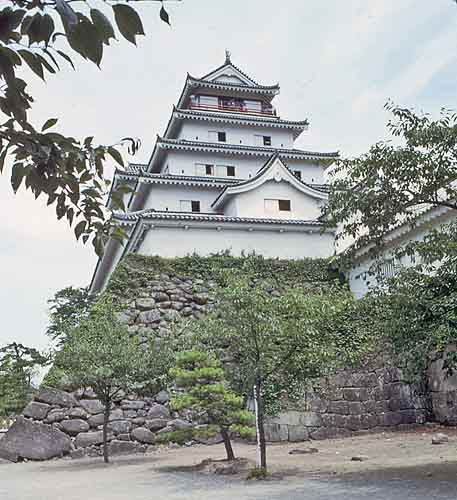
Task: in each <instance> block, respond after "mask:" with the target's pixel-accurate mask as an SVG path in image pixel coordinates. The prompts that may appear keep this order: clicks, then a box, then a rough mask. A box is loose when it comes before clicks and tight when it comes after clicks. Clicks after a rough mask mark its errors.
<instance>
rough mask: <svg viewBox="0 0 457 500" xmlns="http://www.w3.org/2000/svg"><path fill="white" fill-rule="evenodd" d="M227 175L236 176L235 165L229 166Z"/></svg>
mask: <svg viewBox="0 0 457 500" xmlns="http://www.w3.org/2000/svg"><path fill="white" fill-rule="evenodd" d="M227 176H228V177H235V167H227Z"/></svg>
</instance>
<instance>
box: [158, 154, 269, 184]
mask: <svg viewBox="0 0 457 500" xmlns="http://www.w3.org/2000/svg"><path fill="white" fill-rule="evenodd" d="M266 162H267V158H247V157H243V156H229V155H223V154H212V153H193V152H187V151H183V152H180V151H170V152H169V153H168V156H167V159H166V161H165V162H164V167H165V165H168V167H169V172H170V174H175V175H195V164H196V163H204V164H210V165H232V166H234V167H235V176H236V177H235V178H239V179H249V177H254V175H255V174H256V173H257V172H258V171H259V169H260V168H262V167H263V165H264V164H265V163H266Z"/></svg>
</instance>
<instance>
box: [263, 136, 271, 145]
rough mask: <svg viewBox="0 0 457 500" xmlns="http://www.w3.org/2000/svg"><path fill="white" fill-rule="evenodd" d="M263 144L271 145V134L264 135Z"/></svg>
mask: <svg viewBox="0 0 457 500" xmlns="http://www.w3.org/2000/svg"><path fill="white" fill-rule="evenodd" d="M263 145H264V146H271V136H269V135H264V136H263Z"/></svg>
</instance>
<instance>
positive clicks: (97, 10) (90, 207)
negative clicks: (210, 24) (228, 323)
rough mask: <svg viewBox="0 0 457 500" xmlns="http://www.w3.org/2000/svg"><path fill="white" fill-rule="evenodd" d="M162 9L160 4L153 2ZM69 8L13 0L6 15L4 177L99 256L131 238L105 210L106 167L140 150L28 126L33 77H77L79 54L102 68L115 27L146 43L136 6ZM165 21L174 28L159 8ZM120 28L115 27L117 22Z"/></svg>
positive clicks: (2, 32)
mask: <svg viewBox="0 0 457 500" xmlns="http://www.w3.org/2000/svg"><path fill="white" fill-rule="evenodd" d="M150 1H158V0H150ZM75 5H76V4H75V3H74V2H72V1H70V0H7V1H6V2H4V5H3V7H2V8H1V10H0V89H1V93H0V173H2V171H3V169H4V166H5V164H8V165H11V185H12V188H13V191H14V192H16V191H17V190H18V189H19V187H20V186H21V185H23V186H25V188H26V189H29V190H31V191H32V192H33V193H34V195H35V197H36V198H38V197H39V196H40V195H41V194H43V195H44V196H45V197H46V198H47V202H48V205H53V206H54V207H55V210H56V215H57V218H58V219H61V218H64V217H65V218H66V219H67V221H68V223H69V225H70V226H73V225H74V232H75V236H76V238H77V239H79V238H82V241H83V242H84V243H86V242H87V241H88V240H89V238H90V237H91V236H92V235H93V236H94V237H93V239H92V243H93V245H94V248H95V250H96V251H97V253H99V254H100V253H101V252H102V250H103V245H104V243H105V241H106V239H107V237H108V235H111V236H112V237H113V238H115V239H118V240H121V239H122V238H123V237H124V236H125V235H124V231H123V230H121V228H120V227H119V226H116V225H114V224H113V223H112V222H111V221H110V220H109V217H108V212H107V211H106V210H105V207H104V195H105V194H106V190H107V186H108V184H109V181H108V180H107V178H106V176H105V162H106V160H108V158H112V159H114V160H115V161H116V163H118V164H119V165H120V166H121V167H122V166H123V159H122V155H121V153H120V151H119V147H123V146H127V147H128V148H129V151H130V152H131V153H134V152H135V151H136V150H137V149H138V147H139V142H138V141H137V140H135V139H132V138H124V139H122V140H121V141H120V142H118V143H117V144H115V145H110V146H104V145H97V144H94V138H93V137H91V136H88V137H85V138H83V139H81V140H77V139H75V138H73V137H71V136H65V135H62V134H61V133H59V132H55V131H50V130H49V129H51V128H52V127H55V126H56V124H57V119H56V118H49V119H47V120H46V121H45V123H44V124H43V126H42V127H38V128H36V126H34V125H32V123H31V122H30V121H29V119H28V113H29V110H30V109H31V108H32V105H33V97H32V96H31V95H30V94H29V93H28V89H27V82H28V80H29V78H30V77H31V74H30V73H29V72H27V70H26V72H25V75H24V74H23V75H21V76H22V78H21V77H19V73H23V70H24V69H25V68H26V69H28V70H30V71H32V73H34V74H35V75H36V76H38V77H39V78H40V79H42V80H45V78H46V77H47V76H53V75H55V74H56V73H58V72H59V71H60V69H61V65H62V64H64V65H67V64H69V65H70V66H71V67H72V68H73V69H75V65H74V63H73V61H72V58H73V55H74V54H75V53H76V54H79V55H80V56H81V57H82V58H83V59H87V60H89V61H91V62H93V63H95V64H96V65H97V66H100V64H101V61H102V59H103V53H104V48H105V46H108V45H109V44H110V41H111V40H112V39H115V38H116V32H115V26H116V27H117V29H118V31H119V33H120V34H121V35H122V36H123V37H124V38H125V39H127V40H128V41H129V42H131V43H133V44H136V37H137V36H138V35H143V34H144V30H143V25H142V22H141V19H140V17H139V15H138V13H137V12H136V10H135V9H134V8H133V7H132V3H129V4H127V3H125V2H115V3H112V2H108V1H105V0H104V1H98V2H95V3H94V4H91V5H90V6H89V5H88V4H87V3H86V2H83V5H82V6H81V8H80V9H77V8H76V7H75ZM160 18H161V19H162V21H164V22H166V23H168V24H169V18H168V14H167V12H166V10H165V7H164V5H163V1H161V8H160ZM113 20H114V22H113ZM121 189H122V190H124V192H125V189H126V186H122V187H120V188H119V190H116V192H114V193H113V196H112V199H113V201H114V202H115V203H117V206H116V208H120V209H123V203H122V199H121V197H120V196H115V195H116V193H121V192H122V191H121Z"/></svg>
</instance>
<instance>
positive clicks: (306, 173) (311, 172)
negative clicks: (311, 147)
mask: <svg viewBox="0 0 457 500" xmlns="http://www.w3.org/2000/svg"><path fill="white" fill-rule="evenodd" d="M284 163H285V165H286V166H287V167H288V168H289V169H290V170H300V172H301V175H302V177H301V178H302V181H303V182H308V183H311V184H325V183H326V179H325V174H324V167H323V166H322V165H319V164H318V163H317V162H315V161H314V162H305V161H303V160H284Z"/></svg>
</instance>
